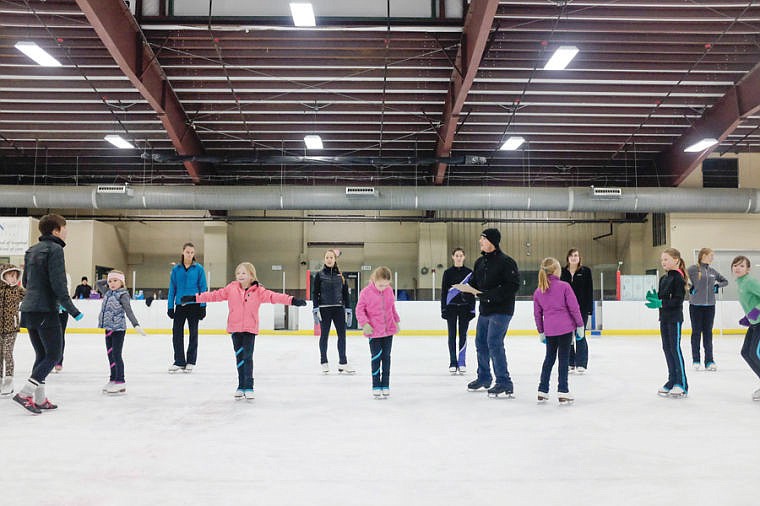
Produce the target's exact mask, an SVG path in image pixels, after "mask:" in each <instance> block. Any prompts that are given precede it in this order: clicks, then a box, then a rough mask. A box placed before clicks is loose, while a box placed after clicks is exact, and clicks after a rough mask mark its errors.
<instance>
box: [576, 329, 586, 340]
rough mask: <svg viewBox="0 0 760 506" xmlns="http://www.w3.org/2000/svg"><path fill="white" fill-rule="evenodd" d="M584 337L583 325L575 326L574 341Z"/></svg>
mask: <svg viewBox="0 0 760 506" xmlns="http://www.w3.org/2000/svg"><path fill="white" fill-rule="evenodd" d="M584 337H586V328H585V327H583V326H581V327H576V329H575V340H576V341H580V340H581V339H583V338H584Z"/></svg>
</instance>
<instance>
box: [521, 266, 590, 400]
mask: <svg viewBox="0 0 760 506" xmlns="http://www.w3.org/2000/svg"><path fill="white" fill-rule="evenodd" d="M560 272H561V267H560V266H559V262H558V261H557V259H556V258H551V257H550V258H545V259H544V261H543V262H541V269H540V270H539V271H538V288H537V289H536V291H535V292H534V293H533V316H534V317H535V319H536V328H537V329H538V335H539V338H540V339H541V342H542V343H545V344H546V357H545V358H544V365H543V367H542V368H541V382H540V383H539V384H538V402H544V401H546V400H547V399H548V398H549V377H550V376H551V373H552V368H553V367H554V361H555V360H556V359H557V352H558V351H559V369H558V371H557V373H558V375H559V386H558V388H557V399H559V402H560V403H565V402H572V401H573V400H574V398H573V395H572V394H571V393H570V389H569V387H568V385H567V372H568V362H569V355H570V343H571V342H572V339H573V337H575V339H583V337H584V335H585V327H584V325H583V317H582V316H581V310H580V308H579V307H578V299H577V298H576V297H575V293H573V289H572V287H571V286H570V285H569V284H568V283H566V282H564V281H562V280H560V279H559V275H560Z"/></svg>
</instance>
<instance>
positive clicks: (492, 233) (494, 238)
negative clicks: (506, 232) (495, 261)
mask: <svg viewBox="0 0 760 506" xmlns="http://www.w3.org/2000/svg"><path fill="white" fill-rule="evenodd" d="M480 235H481V236H482V237H485V238H486V239H488V242H490V243H491V244H493V245H494V247H495V248H498V247H499V242H500V241H501V232H499V231H498V230H497V229H495V228H487V229H485V230H483V233H482V234H480Z"/></svg>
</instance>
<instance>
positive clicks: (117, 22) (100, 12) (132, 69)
mask: <svg viewBox="0 0 760 506" xmlns="http://www.w3.org/2000/svg"><path fill="white" fill-rule="evenodd" d="M77 5H79V8H80V9H82V12H83V13H84V14H85V16H86V17H87V20H88V21H89V22H90V24H91V25H92V27H93V29H94V30H95V33H97V34H98V37H100V40H101V41H103V44H104V45H105V47H106V49H108V52H109V53H111V56H113V59H114V60H116V63H117V64H118V65H119V68H120V69H121V71H122V72H123V73H124V75H125V76H127V77H128V78H129V80H130V81H131V82H132V84H133V85H134V87H135V88H137V90H138V91H139V92H140V94H141V95H142V96H143V97H144V98H145V100H147V101H148V103H149V104H150V106H151V107H152V108H153V110H154V111H156V113H157V114H158V117H159V118H160V119H161V123H163V125H164V128H165V129H166V133H167V134H168V135H169V138H170V139H171V141H172V144H173V145H174V148H175V149H176V150H177V153H179V154H180V155H201V154H203V152H204V151H203V145H202V144H201V141H200V139H199V138H198V135H197V134H196V133H195V130H193V128H192V127H190V122H189V121H188V118H187V114H186V113H185V110H184V109H183V108H182V104H181V103H180V101H179V99H178V98H177V95H176V94H175V93H174V90H173V89H172V87H171V84H170V83H169V81H168V79H166V77H165V74H164V72H163V70H162V69H161V65H160V64H159V63H158V60H157V59H156V57H155V55H154V53H153V50H152V49H151V48H150V46H149V45H148V43H147V41H146V40H145V38H144V37H143V35H142V32H141V31H140V27H139V26H138V25H137V22H136V21H135V18H134V17H133V16H132V13H131V12H130V11H129V9H128V8H127V6H126V5H125V3H124V2H121V1H98V0H77ZM185 169H186V170H187V172H188V174H189V175H190V177H191V178H192V180H193V182H194V183H198V182H199V181H200V176H201V173H202V172H203V169H204V167H203V165H202V164H200V163H197V162H185Z"/></svg>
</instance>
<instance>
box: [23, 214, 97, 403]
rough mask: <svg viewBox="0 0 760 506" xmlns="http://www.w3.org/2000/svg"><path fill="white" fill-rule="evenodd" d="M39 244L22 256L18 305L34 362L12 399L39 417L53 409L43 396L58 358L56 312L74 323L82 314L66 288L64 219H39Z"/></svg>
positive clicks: (55, 216)
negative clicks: (22, 289) (60, 310)
mask: <svg viewBox="0 0 760 506" xmlns="http://www.w3.org/2000/svg"><path fill="white" fill-rule="evenodd" d="M39 230H40V233H41V234H42V235H41V236H40V238H39V242H38V243H37V244H35V245H34V246H32V247H31V248H29V249H28V250H27V251H26V254H25V255H24V274H23V276H22V283H23V285H24V287H25V288H26V296H25V297H24V300H23V302H22V303H21V326H22V327H26V329H27V330H28V331H29V339H30V340H31V342H32V347H33V348H34V353H35V356H36V357H35V360H34V366H33V368H32V375H31V376H30V377H29V380H28V381H27V382H26V383H25V384H24V386H23V388H22V389H21V391H20V392H19V393H18V394H16V396H15V397H14V398H13V400H14V401H16V402H17V403H18V404H20V405H21V406H22V407H23V408H24V409H26V410H28V411H30V412H32V413H34V414H39V413H41V412H42V411H43V410H49V409H56V408H57V407H58V406H56V405H55V404H53V403H51V402H50V401H49V400H48V399H47V396H46V394H45V378H47V376H48V374H50V371H52V370H53V367H54V366H55V364H56V362H57V361H58V360H59V358H60V356H61V346H62V332H61V322H60V319H59V318H58V308H59V307H62V308H63V309H64V310H65V311H66V312H68V314H70V315H71V316H73V317H74V319H75V320H81V319H82V316H83V315H82V313H81V312H80V311H79V310H78V309H77V308H76V306H74V304H73V303H72V302H71V298H70V297H69V293H68V288H67V286H66V265H65V261H64V257H63V247H64V246H66V243H65V242H64V240H65V239H66V219H65V218H64V217H63V216H59V215H57V214H48V215H46V216H43V217H42V218H41V219H40V223H39Z"/></svg>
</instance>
